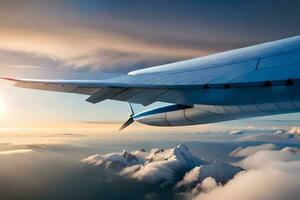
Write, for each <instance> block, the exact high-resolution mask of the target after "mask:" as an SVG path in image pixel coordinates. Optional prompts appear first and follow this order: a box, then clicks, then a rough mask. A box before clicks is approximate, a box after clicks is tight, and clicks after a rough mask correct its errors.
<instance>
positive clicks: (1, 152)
mask: <svg viewBox="0 0 300 200" xmlns="http://www.w3.org/2000/svg"><path fill="white" fill-rule="evenodd" d="M30 152H32V149H16V150H7V151H0V155H12V154H22V153H30Z"/></svg>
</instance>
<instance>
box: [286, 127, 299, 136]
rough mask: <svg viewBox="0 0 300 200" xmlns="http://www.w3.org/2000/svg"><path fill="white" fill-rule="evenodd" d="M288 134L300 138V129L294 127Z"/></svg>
mask: <svg viewBox="0 0 300 200" xmlns="http://www.w3.org/2000/svg"><path fill="white" fill-rule="evenodd" d="M288 133H289V134H291V135H294V136H295V137H300V127H293V128H291V129H289V130H288Z"/></svg>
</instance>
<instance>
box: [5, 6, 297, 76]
mask: <svg viewBox="0 0 300 200" xmlns="http://www.w3.org/2000/svg"><path fill="white" fill-rule="evenodd" d="M0 11H1V12H0V17H1V20H0V30H1V34H0V36H1V37H0V38H1V39H0V48H1V49H2V50H4V51H5V50H7V51H16V52H21V53H26V54H30V55H31V56H32V57H33V58H37V60H39V59H40V58H45V59H46V60H47V59H50V60H52V61H53V62H54V63H53V65H58V66H60V67H62V66H63V67H66V66H69V67H70V66H71V67H74V68H81V67H88V68H91V69H103V68H104V69H114V70H116V69H117V70H120V69H121V70H123V71H129V70H130V69H136V68H141V67H149V66H152V65H157V64H162V63H167V62H172V61H176V60H182V59H188V58H192V57H197V56H201V55H207V54H210V53H213V52H219V51H223V50H229V49H234V48H238V47H244V46H248V45H251V44H256V43H260V42H265V41H270V40H275V39H279V38H284V37H288V36H293V35H297V34H299V32H300V27H299V26H298V22H299V20H300V16H299V12H300V3H299V1H292V0H290V1H283V0H278V1H258V0H255V1H251V2H250V1H216V0H210V1H206V0H202V1H191V0H190V1H182V0H175V1H169V0H162V1H157V0H154V1H138V0H134V1H127V0H122V1H121V0H115V1H103V0H102V1H96V0H92V1H83V0H75V1H69V0H64V1H37V0H30V1H26V2H24V1H20V0H12V1H6V2H3V1H2V2H1V3H0ZM20 60H21V61H23V60H24V64H23V65H28V63H29V64H32V65H47V62H46V64H41V63H40V62H39V61H37V63H34V62H33V63H32V62H30V61H28V60H26V59H23V58H22V56H20V58H19V61H18V62H17V61H16V62H17V64H19V63H20ZM10 63H12V64H14V63H13V62H10ZM48 65H49V63H48Z"/></svg>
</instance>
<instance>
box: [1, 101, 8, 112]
mask: <svg viewBox="0 0 300 200" xmlns="http://www.w3.org/2000/svg"><path fill="white" fill-rule="evenodd" d="M6 110H7V108H6V105H5V103H4V102H3V101H2V100H1V99H0V114H1V113H4V112H5V111H6Z"/></svg>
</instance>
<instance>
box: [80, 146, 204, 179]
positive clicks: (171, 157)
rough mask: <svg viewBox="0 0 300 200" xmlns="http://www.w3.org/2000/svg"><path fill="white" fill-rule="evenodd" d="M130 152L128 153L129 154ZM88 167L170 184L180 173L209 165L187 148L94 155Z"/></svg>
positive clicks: (86, 161)
mask: <svg viewBox="0 0 300 200" xmlns="http://www.w3.org/2000/svg"><path fill="white" fill-rule="evenodd" d="M125 152H126V153H125ZM82 162H84V163H88V164H92V165H95V166H99V167H102V168H105V169H112V170H114V171H115V172H117V173H118V174H120V175H124V176H127V177H130V178H134V179H136V180H138V181H145V182H148V183H156V182H160V183H162V184H168V183H171V182H173V181H174V179H175V177H176V174H177V173H182V172H185V171H187V170H190V169H192V168H194V167H195V166H199V165H202V164H204V163H205V161H203V160H202V159H200V158H197V157H195V156H194V155H193V154H192V153H191V152H190V151H189V150H188V149H187V147H186V146H184V145H178V146H177V147H175V148H172V149H166V150H163V149H152V150H151V151H150V152H145V151H134V152H127V151H123V153H109V154H105V155H93V156H90V157H88V158H85V159H83V160H82Z"/></svg>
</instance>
